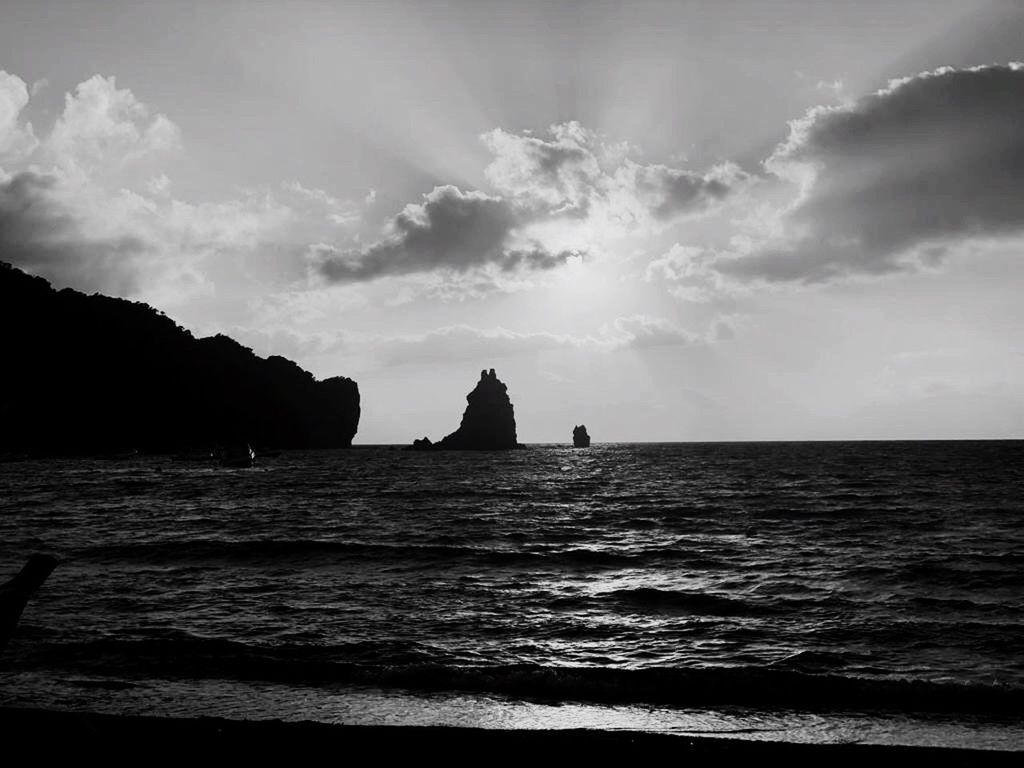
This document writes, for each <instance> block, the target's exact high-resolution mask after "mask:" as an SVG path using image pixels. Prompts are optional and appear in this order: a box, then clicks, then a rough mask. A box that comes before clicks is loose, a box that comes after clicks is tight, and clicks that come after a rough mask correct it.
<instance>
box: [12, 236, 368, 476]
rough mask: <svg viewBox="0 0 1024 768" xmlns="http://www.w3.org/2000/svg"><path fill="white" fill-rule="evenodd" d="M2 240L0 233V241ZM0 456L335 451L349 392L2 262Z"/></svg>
mask: <svg viewBox="0 0 1024 768" xmlns="http://www.w3.org/2000/svg"><path fill="white" fill-rule="evenodd" d="M0 239H2V238H0ZM0 328H3V329H4V344H3V370H4V372H3V375H2V376H0V425H3V426H2V429H0V453H3V454H13V455H20V454H31V455H33V456H37V455H53V454H100V455H108V456H123V455H126V452H133V451H135V450H138V451H142V452H147V453H161V452H168V453H175V452H181V451H188V450H192V449H194V448H195V447H196V446H212V445H215V444H218V443H219V444H225V443H235V442H240V443H243V444H244V443H246V442H248V443H252V444H255V445H273V446H277V447H280V448H344V447H348V446H349V445H351V443H352V437H353V436H354V435H355V433H356V429H357V427H358V424H359V415H360V407H359V388H358V386H357V385H356V383H355V382H354V381H352V380H351V379H347V378H343V377H335V378H331V379H327V380H325V381H317V380H316V379H315V378H313V375H312V374H310V373H308V372H307V371H304V370H303V369H302V368H300V367H299V366H298V365H296V364H295V363H293V362H292V361H291V360H286V359H285V358H283V357H276V356H274V357H269V358H266V359H264V358H261V357H258V356H257V355H255V354H254V353H253V351H252V350H251V349H248V348H246V347H243V346H242V345H241V344H239V343H238V342H236V341H234V340H232V339H230V338H228V337H227V336H213V337H209V338H200V339H197V338H195V337H193V336H192V334H191V333H189V332H188V331H186V330H185V329H184V328H181V327H179V326H178V325H177V324H175V322H174V321H173V320H171V319H170V318H169V317H167V316H165V315H164V314H162V313H161V312H158V311H157V310H155V309H153V308H152V307H149V306H147V305H145V304H142V303H139V302H132V301H126V300H124V299H114V298H109V297H107V296H100V295H98V294H95V295H92V296H87V295H85V294H83V293H79V292H78V291H73V290H71V289H68V288H65V289H64V290H61V291H56V290H54V289H53V288H52V287H51V286H50V284H49V283H47V282H46V281H45V280H43V279H42V278H39V277H32V276H30V275H28V274H26V273H24V272H22V271H21V270H18V269H16V268H14V267H12V266H10V265H9V264H5V263H3V262H0Z"/></svg>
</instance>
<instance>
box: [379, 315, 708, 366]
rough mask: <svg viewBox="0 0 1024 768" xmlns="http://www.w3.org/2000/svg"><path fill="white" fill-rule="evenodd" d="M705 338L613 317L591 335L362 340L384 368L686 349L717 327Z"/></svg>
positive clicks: (639, 318) (654, 321) (452, 333)
mask: <svg viewBox="0 0 1024 768" xmlns="http://www.w3.org/2000/svg"><path fill="white" fill-rule="evenodd" d="M713 330H714V332H713V333H711V334H709V335H707V336H700V335H698V334H694V333H691V332H689V331H686V330H684V329H682V328H680V327H678V326H677V325H675V324H674V323H671V322H669V321H667V320H663V319H660V318H652V317H648V316H646V315H633V316H630V317H619V318H616V319H615V320H614V321H612V322H611V323H608V324H607V325H604V326H602V327H601V328H600V329H599V331H598V332H597V333H596V334H592V335H587V336H574V335H571V334H557V333H549V332H546V331H537V332H527V333H522V332H517V331H510V330H507V329H505V328H492V329H481V328H474V327H472V326H468V325H452V326H447V327H444V328H438V329H436V330H433V331H430V332H428V333H424V334H418V335H406V336H391V337H375V338H373V339H364V340H363V343H365V344H369V345H370V346H372V348H373V350H374V354H375V357H377V359H379V360H381V361H382V362H383V364H385V365H406V364H432V363H437V362H438V361H445V362H447V361H453V360H477V361H481V365H482V364H483V362H482V361H486V360H493V359H497V358H501V357H515V356H519V355H536V354H540V353H543V352H551V351H555V352H559V351H561V352H567V351H577V350H585V351H591V352H593V351H603V352H612V351H615V350H618V349H626V348H640V349H646V348H653V347H689V346H694V345H699V344H708V343H713V342H715V341H716V340H718V337H719V335H718V329H717V327H716V328H715V329H713Z"/></svg>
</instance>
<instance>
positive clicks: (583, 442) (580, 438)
mask: <svg viewBox="0 0 1024 768" xmlns="http://www.w3.org/2000/svg"><path fill="white" fill-rule="evenodd" d="M572 445H573V447H574V448H589V447H590V435H588V434H587V427H586V425H585V424H580V425H579V426H578V427H574V428H573V430H572Z"/></svg>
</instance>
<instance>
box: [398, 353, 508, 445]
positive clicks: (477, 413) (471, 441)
mask: <svg viewBox="0 0 1024 768" xmlns="http://www.w3.org/2000/svg"><path fill="white" fill-rule="evenodd" d="M466 401H467V405H466V410H465V412H463V414H462V423H461V424H460V425H459V428H458V429H457V430H455V431H454V432H452V433H451V434H450V435H448V436H447V437H445V438H443V439H442V440H440V441H438V442H436V443H431V442H430V440H429V439H428V438H426V437H424V438H422V439H421V440H415V441H414V442H413V445H412V448H413V449H414V450H449V451H451V450H455V451H500V450H506V449H509V448H522V446H521V445H520V444H519V443H518V442H517V441H516V417H515V411H514V409H513V407H512V401H511V400H509V397H508V387H507V386H506V385H505V384H504V383H503V382H502V381H501V380H500V379H498V376H497V374H495V373H494V369H493V368H491V369H490V371H486V370H485V371H480V381H478V382H477V385H476V387H474V388H473V391H472V392H470V393H469V394H468V395H467V396H466Z"/></svg>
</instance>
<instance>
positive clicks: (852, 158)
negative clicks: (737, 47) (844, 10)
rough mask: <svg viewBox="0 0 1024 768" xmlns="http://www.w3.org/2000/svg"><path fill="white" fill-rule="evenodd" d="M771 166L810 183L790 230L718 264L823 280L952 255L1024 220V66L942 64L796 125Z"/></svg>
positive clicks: (747, 273)
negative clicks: (959, 246)
mask: <svg viewBox="0 0 1024 768" xmlns="http://www.w3.org/2000/svg"><path fill="white" fill-rule="evenodd" d="M766 166H767V168H768V169H769V170H771V171H773V172H775V173H777V174H779V175H780V176H785V177H790V178H793V179H796V180H797V181H799V182H801V183H802V184H804V185H805V186H804V192H803V195H802V197H801V198H800V200H799V201H798V202H797V204H796V205H795V207H793V208H792V209H791V210H790V211H788V212H787V213H786V215H785V217H784V219H783V222H782V223H783V230H784V232H785V233H786V235H785V238H784V239H783V240H779V241H777V242H773V243H771V244H770V245H768V246H766V247H762V248H760V249H756V250H754V251H753V252H752V253H750V254H749V255H746V256H744V257H742V258H737V259H730V260H723V261H720V262H719V264H718V265H717V267H718V269H720V270H721V271H723V272H727V273H731V274H734V275H737V276H741V277H746V278H761V279H767V280H774V281H803V282H814V281H823V280H829V279H832V278H835V277H839V276H843V275H848V274H883V273H887V272H894V271H899V270H905V269H910V268H913V267H914V266H915V265H916V264H918V263H921V262H925V263H932V264H934V263H936V262H937V261H939V260H941V259H942V258H943V256H944V254H945V252H946V250H947V248H946V246H947V245H948V244H949V243H951V242H956V241H958V240H961V239H964V238H970V237H981V236H984V237H988V236H1001V235H1007V234H1014V233H1019V232H1021V231H1022V230H1024V65H1021V64H1009V65H1005V66H987V67H980V68H975V69H966V70H953V69H948V68H947V69H941V70H937V71H935V72H929V73H925V74H922V75H919V76H916V77H913V78H908V79H906V80H902V81H897V82H894V83H893V84H891V86H890V87H889V88H887V89H886V90H883V91H880V92H878V93H875V94H873V95H871V96H869V97H867V98H864V99H862V100H860V101H859V102H857V103H856V104H853V105H849V106H843V107H834V108H819V109H817V110H813V111H812V112H811V113H809V114H808V115H807V117H806V118H804V119H803V120H800V121H797V122H795V123H794V124H793V126H792V132H791V134H790V137H789V140H788V141H787V142H786V143H785V144H784V145H782V146H781V147H779V149H778V150H777V151H776V152H775V154H774V155H773V156H772V157H771V158H770V159H769V160H768V161H767V163H766Z"/></svg>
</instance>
